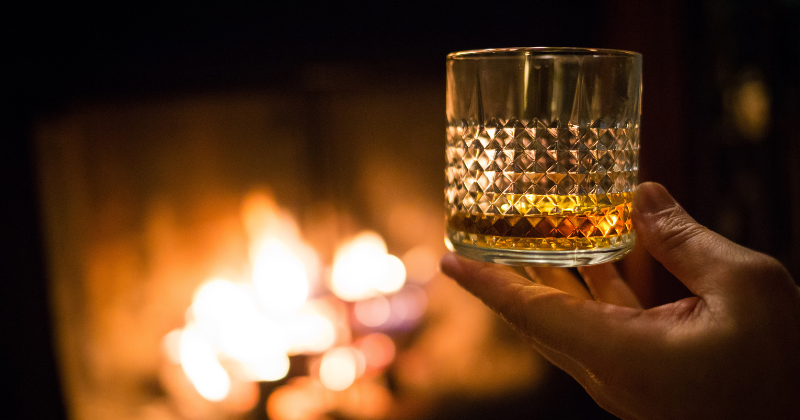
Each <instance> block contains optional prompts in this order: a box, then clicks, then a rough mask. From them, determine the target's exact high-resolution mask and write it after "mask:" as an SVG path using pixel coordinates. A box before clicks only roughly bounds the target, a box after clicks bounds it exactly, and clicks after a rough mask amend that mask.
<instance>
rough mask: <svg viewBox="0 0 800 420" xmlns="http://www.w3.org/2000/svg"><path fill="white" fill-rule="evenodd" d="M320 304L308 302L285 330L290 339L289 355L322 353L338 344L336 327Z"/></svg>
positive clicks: (288, 322)
mask: <svg viewBox="0 0 800 420" xmlns="http://www.w3.org/2000/svg"><path fill="white" fill-rule="evenodd" d="M323 306H324V305H322V304H321V303H319V302H314V301H311V302H307V303H306V305H304V306H303V308H301V309H300V311H299V312H298V313H297V314H296V315H295V316H293V317H291V318H289V319H286V320H285V323H284V328H285V331H286V335H287V337H288V339H289V347H288V353H289V354H301V353H306V354H308V353H322V352H323V351H325V350H327V349H329V348H331V346H333V345H334V343H336V327H335V326H334V323H333V321H332V320H331V319H329V318H328V315H327V313H326V312H327V311H326V309H327V308H325V307H323Z"/></svg>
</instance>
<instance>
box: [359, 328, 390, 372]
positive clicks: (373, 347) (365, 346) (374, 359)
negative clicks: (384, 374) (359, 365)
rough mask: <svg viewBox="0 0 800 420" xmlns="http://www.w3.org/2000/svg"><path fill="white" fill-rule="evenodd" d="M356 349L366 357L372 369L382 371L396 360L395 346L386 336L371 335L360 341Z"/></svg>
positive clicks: (368, 365) (379, 334)
mask: <svg viewBox="0 0 800 420" xmlns="http://www.w3.org/2000/svg"><path fill="white" fill-rule="evenodd" d="M356 347H357V348H358V349H359V350H360V351H361V353H362V354H363V355H364V360H365V361H366V363H367V367H369V368H370V369H381V368H383V367H384V366H386V365H388V364H389V363H391V362H392V360H394V355H395V345H394V342H393V341H392V339H391V338H389V336H387V335H386V334H381V333H372V334H369V335H367V336H365V337H363V338H361V339H360V340H358V342H357V343H356Z"/></svg>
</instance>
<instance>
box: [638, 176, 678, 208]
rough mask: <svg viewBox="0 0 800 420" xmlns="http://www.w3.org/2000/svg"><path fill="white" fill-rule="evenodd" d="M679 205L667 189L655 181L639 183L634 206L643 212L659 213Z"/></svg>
mask: <svg viewBox="0 0 800 420" xmlns="http://www.w3.org/2000/svg"><path fill="white" fill-rule="evenodd" d="M677 205H678V203H677V202H676V201H675V199H674V198H672V196H671V195H670V194H669V192H668V191H667V189H666V188H664V186H663V185H661V184H658V183H655V182H645V183H643V184H641V185H639V186H638V187H637V188H636V191H635V192H634V194H633V207H634V208H635V209H636V210H637V211H638V212H639V213H642V214H653V213H658V212H660V211H662V210H666V209H668V208H670V207H675V206H677Z"/></svg>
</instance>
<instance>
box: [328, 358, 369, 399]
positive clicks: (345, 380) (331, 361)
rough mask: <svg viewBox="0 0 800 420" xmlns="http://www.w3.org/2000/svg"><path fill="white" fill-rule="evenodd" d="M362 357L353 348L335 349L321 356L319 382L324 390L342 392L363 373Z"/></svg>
mask: <svg viewBox="0 0 800 420" xmlns="http://www.w3.org/2000/svg"><path fill="white" fill-rule="evenodd" d="M365 364H366V362H365V360H364V355H363V354H361V352H360V351H359V350H358V349H355V348H353V347H336V348H332V349H330V350H328V351H327V352H326V353H325V355H324V356H322V362H321V363H320V365H319V380H320V382H322V385H324V386H325V388H328V389H330V390H332V391H342V390H344V389H347V388H348V387H350V385H352V384H353V382H355V380H356V379H357V378H358V377H359V376H360V375H361V374H362V373H364V367H365Z"/></svg>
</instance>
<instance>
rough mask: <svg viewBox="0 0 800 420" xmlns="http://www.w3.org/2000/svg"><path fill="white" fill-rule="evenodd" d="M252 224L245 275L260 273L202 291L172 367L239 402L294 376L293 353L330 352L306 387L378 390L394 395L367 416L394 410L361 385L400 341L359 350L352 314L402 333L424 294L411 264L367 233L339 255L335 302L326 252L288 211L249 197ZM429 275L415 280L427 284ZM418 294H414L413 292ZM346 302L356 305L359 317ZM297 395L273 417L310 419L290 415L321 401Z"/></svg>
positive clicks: (285, 393) (246, 220) (247, 215)
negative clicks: (324, 271)
mask: <svg viewBox="0 0 800 420" xmlns="http://www.w3.org/2000/svg"><path fill="white" fill-rule="evenodd" d="M242 221H243V225H244V227H245V230H246V231H247V233H248V235H249V236H250V267H249V269H250V270H248V267H241V269H240V270H238V272H241V273H247V272H248V271H249V273H250V275H249V276H245V277H244V278H238V279H234V280H236V281H233V280H230V279H226V278H220V277H212V278H210V279H209V280H208V281H206V282H205V283H203V284H202V285H201V286H200V287H199V288H198V289H197V291H196V292H195V294H194V299H193V301H192V304H191V306H190V307H189V310H188V311H187V324H186V326H185V327H184V328H183V329H182V330H180V329H178V330H174V331H171V332H170V333H169V334H167V335H166V336H165V337H164V340H163V345H164V350H165V353H166V354H167V356H168V358H169V360H171V361H172V362H173V363H176V364H178V363H179V364H180V365H181V367H182V370H183V371H184V373H185V374H186V378H188V379H189V382H191V384H192V385H193V386H194V388H195V389H196V390H197V392H198V393H199V394H200V395H201V396H202V397H203V398H205V399H207V400H209V401H222V400H225V401H228V400H231V401H232V400H236V398H237V395H236V393H237V392H239V393H241V390H242V389H245V390H246V388H242V387H240V386H239V387H238V388H237V387H236V386H233V385H235V384H242V383H253V382H256V381H277V380H280V379H282V378H284V377H286V375H287V374H288V372H289V367H290V366H289V365H290V360H289V356H290V355H300V354H307V355H315V354H317V355H319V354H321V355H322V356H321V357H316V358H314V359H312V360H313V362H312V366H311V370H312V371H313V372H314V374H313V376H316V377H318V379H312V378H307V379H308V381H310V382H308V381H307V383H306V382H303V383H306V384H307V385H308V384H315V385H313V386H311V387H310V388H309V387H305V388H308V390H312V389H314V390H316V391H315V392H316V394H319V395H323V394H324V395H328V396H330V395H332V394H331V393H333V394H336V395H345V393H342V392H340V391H344V390H348V392H350V394H352V395H361V394H362V393H364V392H366V391H364V390H366V389H372V388H370V387H373V388H374V387H378V388H380V390H378V391H374V392H378V393H379V394H380V395H384V394H385V396H386V398H384V399H383V400H380V401H383V403H381V404H378V405H375V404H377V403H375V404H372V403H370V404H371V405H370V404H367V405H364V406H363V407H361V408H360V409H363V410H367V411H370V410H371V411H370V412H372V411H376V410H377V411H376V412H379V411H380V412H382V411H385V410H386V407H388V405H387V403H386V401H388V391H387V390H385V389H384V388H382V387H381V386H380V385H377V384H372V385H370V384H369V383H368V381H367V382H364V381H359V382H358V383H360V384H361V385H358V383H357V380H359V378H360V377H361V376H362V375H364V373H365V371H367V370H369V372H372V373H373V374H374V373H376V372H380V371H381V370H382V369H384V368H385V367H386V366H387V365H388V364H389V363H391V361H392V360H393V359H394V355H395V346H394V343H393V342H392V339H391V338H389V337H388V336H387V335H384V334H381V333H372V334H369V335H367V336H365V337H361V338H360V339H358V340H356V342H355V343H352V338H351V336H352V332H351V330H350V322H349V320H348V317H349V316H350V315H349V314H352V316H354V317H355V319H356V320H357V321H358V322H359V323H360V324H361V325H363V326H366V327H369V328H379V327H383V328H395V327H396V326H397V325H402V324H403V322H404V320H405V319H407V318H409V316H408V315H409V314H412V315H415V312H417V311H418V308H419V307H420V305H419V304H418V302H417V301H418V299H416V298H415V293H414V291H415V290H417V289H419V287H416V286H414V287H412V286H413V285H405V283H406V268H405V266H404V264H403V262H402V261H401V260H400V259H399V258H397V257H396V256H394V255H391V254H389V253H388V251H387V247H386V243H385V242H384V240H383V238H381V237H380V236H379V235H378V234H377V233H374V232H362V233H361V234H359V235H357V236H356V237H355V238H353V239H352V240H350V241H349V242H347V243H344V244H342V245H341V246H340V247H339V249H338V250H337V252H336V254H335V256H334V261H333V264H332V267H331V268H330V271H328V272H329V273H330V278H329V279H328V280H329V284H328V286H329V289H330V290H329V291H330V292H332V293H333V295H327V296H325V291H320V290H315V286H317V285H318V280H319V278H320V273H321V270H320V268H319V261H318V259H317V255H316V253H315V252H314V250H313V249H311V248H310V247H309V246H308V245H306V244H305V243H304V242H303V241H302V240H301V239H300V234H299V230H298V228H297V225H296V223H295V221H294V219H292V218H291V217H290V216H288V215H286V214H285V213H282V212H281V211H279V209H278V208H277V206H275V204H274V202H273V201H272V200H271V198H270V197H269V196H268V195H265V194H260V193H257V194H251V195H249V196H248V197H247V198H246V199H245V200H244V203H243V209H242ZM418 254H419V255H422V257H419V255H418ZM410 255H411V258H408V260H409V261H413V262H414V264H415V266H416V265H421V264H424V263H426V261H424V260H425V258H424V257H425V255H423V254H420V252H417V253H416V254H413V253H412V254H410ZM414 255H417V257H416V258H414ZM419 260H422V263H419V262H418V261H419ZM419 271H420V270H417V272H419ZM234 272H237V271H234ZM426 276H428V273H423V274H415V277H418V278H419V279H417V280H416V281H418V282H419V281H420V280H422V281H424V280H426V279H424V277H426ZM409 287H411V289H414V290H412V291H411V292H409V290H411V289H409ZM312 296H317V297H316V298H312ZM334 296H335V297H334ZM343 301H347V302H354V303H353V304H352V312H350V311H349V310H348V305H347V304H345V303H344V302H343ZM415 302H417V303H415ZM422 307H424V303H423V304H422ZM412 317H413V316H412ZM337 344H338V346H337ZM370 377H371V378H373V379H374V376H370ZM296 379H297V378H296ZM299 383H300V382H296V383H295V384H299ZM354 384H355V385H354ZM356 385H358V386H356ZM309 386H310V385H309ZM240 388H241V389H240ZM295 388H296V389H295ZM295 388H291V387H289V388H287V387H286V386H284V387H279V388H278V389H277V390H276V392H275V394H274V395H272V396H271V397H270V399H269V401H271V402H270V403H269V404H271V405H268V407H267V408H268V410H271V412H275V413H280V416H278V417H281V418H302V416H301V417H296V416H294V415H293V414H292V413H290V412H294V411H293V410H288V411H287V410H286V409H284V408H287V407H289V406H295V403H297V402H298V401H300V400H303V401H307V402H310V401H311V400H314V398H316V397H314V395H310V394H308V393H307V392H305V391H303V392H301V391H300V388H299V387H295ZM371 392H372V391H371ZM374 392H373V393H374ZM320 393H323V394H320ZM381 393H382V394H381ZM231 394H233V395H231ZM316 394H315V395H316ZM350 394H347V395H350ZM319 395H317V396H319ZM352 395H351V397H352ZM239 397H240V396H239ZM309 398H311V399H309ZM348 398H349V399H352V398H350V397H348ZM349 399H348V401H349ZM328 400H329V401H328ZM248 401H249V400H248ZM326 401H327V402H325V403H324V404H323V403H322V402H319V401H318V403H319V404H317V405H319V406H315V405H313V404H311V405H309V404H305V403H304V404H305V405H307V407H308V409H309V410H311V411H319V410H321V411H320V412H322V411H325V410H327V409H329V408H331V407H333V406H332V405H331V404H334V402H333V401H334V400H333V399H330V398H329V397H326ZM376 401H377V400H376ZM286 404H289V405H286ZM320 404H322V405H320ZM336 404H338V403H336ZM348 404H349V403H348ZM362 405H363V404H362ZM326 407H327V408H326ZM359 407H360V406H359ZM376 407H377V408H376ZM368 409H369V410H368ZM295 414H296V413H295Z"/></svg>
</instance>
